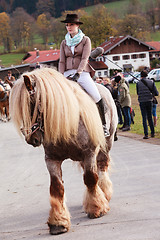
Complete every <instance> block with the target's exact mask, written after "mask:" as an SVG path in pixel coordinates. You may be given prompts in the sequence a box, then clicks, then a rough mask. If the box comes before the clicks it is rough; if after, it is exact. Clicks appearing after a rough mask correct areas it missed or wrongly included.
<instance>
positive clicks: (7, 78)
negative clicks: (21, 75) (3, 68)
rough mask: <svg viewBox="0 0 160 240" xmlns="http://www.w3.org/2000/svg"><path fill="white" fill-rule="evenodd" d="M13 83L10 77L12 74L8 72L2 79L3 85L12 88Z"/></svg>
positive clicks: (12, 77)
mask: <svg viewBox="0 0 160 240" xmlns="http://www.w3.org/2000/svg"><path fill="white" fill-rule="evenodd" d="M14 82H15V77H14V76H12V72H11V71H8V74H7V76H6V77H5V78H4V83H6V84H9V85H10V87H11V88H12V87H13V85H14Z"/></svg>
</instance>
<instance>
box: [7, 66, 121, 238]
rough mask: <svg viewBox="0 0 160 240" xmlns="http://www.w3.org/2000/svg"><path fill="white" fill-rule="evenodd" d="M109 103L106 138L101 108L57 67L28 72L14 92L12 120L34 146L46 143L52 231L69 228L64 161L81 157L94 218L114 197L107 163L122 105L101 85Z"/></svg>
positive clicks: (85, 204)
mask: <svg viewBox="0 0 160 240" xmlns="http://www.w3.org/2000/svg"><path fill="white" fill-rule="evenodd" d="M98 89H99V91H100V93H101V95H102V96H103V98H104V102H105V105H106V114H105V116H106V122H107V124H108V129H109V131H110V136H109V137H107V138H106V139H105V137H104V132H103V127H102V123H101V119H100V116H99V112H98V108H97V106H96V104H95V103H94V101H93V100H92V98H91V97H90V96H89V95H88V94H87V93H86V92H85V91H84V90H83V89H82V88H81V87H80V86H79V84H77V83H76V82H73V81H71V80H68V79H66V78H65V77H64V76H63V75H62V74H61V73H59V72H58V71H57V70H55V69H52V68H47V67H43V68H41V69H36V70H33V71H31V72H27V73H24V74H22V75H21V76H20V78H19V79H18V80H17V81H16V83H15V85H14V86H13V88H12V90H11V94H10V111H11V115H12V120H13V122H14V124H15V126H16V128H17V130H18V131H19V133H20V134H21V133H22V134H23V135H24V137H25V141H26V142H27V143H28V144H31V145H32V146H33V147H38V146H40V145H41V144H42V145H43V148H44V152H45V162H46V166H47V168H48V171H49V174H50V205H51V208H50V213H49V218H48V226H49V232H50V234H51V235H56V234H61V233H65V232H67V231H68V230H69V229H70V226H71V220H70V213H69V210H68V208H67V206H66V202H65V197H64V185H63V180H62V169H61V165H62V162H63V161H64V160H65V159H68V158H70V159H71V160H73V161H77V162H78V163H79V164H80V166H81V167H82V169H83V172H84V173H83V179H84V184H85V186H86V192H85V196H84V200H83V207H84V210H85V212H86V214H87V215H88V217H89V218H98V217H101V216H103V215H104V214H106V213H107V212H108V211H109V209H110V207H109V201H110V199H111V197H112V191H113V188H112V182H111V180H110V177H109V173H108V167H109V163H110V161H111V158H110V154H109V152H110V150H111V147H112V145H113V141H114V133H115V131H116V127H117V122H118V120H117V112H116V111H117V110H116V107H115V103H114V101H113V99H112V96H111V94H110V92H109V90H108V89H107V88H105V87H104V86H102V85H98Z"/></svg>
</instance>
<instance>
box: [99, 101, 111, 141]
mask: <svg viewBox="0 0 160 240" xmlns="http://www.w3.org/2000/svg"><path fill="white" fill-rule="evenodd" d="M96 104H97V107H98V110H99V115H100V117H101V121H102V125H103V131H104V136H105V137H109V136H110V133H109V130H108V129H107V126H106V119H105V113H104V104H103V100H102V99H101V100H100V101H99V102H97V103H96Z"/></svg>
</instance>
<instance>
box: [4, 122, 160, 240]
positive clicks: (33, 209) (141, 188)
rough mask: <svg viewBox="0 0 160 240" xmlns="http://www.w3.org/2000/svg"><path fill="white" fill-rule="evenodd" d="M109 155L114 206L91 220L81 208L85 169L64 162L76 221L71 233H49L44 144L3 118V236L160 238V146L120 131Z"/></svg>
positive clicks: (12, 239)
mask: <svg viewBox="0 0 160 240" xmlns="http://www.w3.org/2000/svg"><path fill="white" fill-rule="evenodd" d="M111 156H112V159H113V164H112V173H111V180H112V182H113V187H114V194H113V197H112V200H111V202H110V207H111V209H110V211H109V212H108V214H107V215H105V216H103V217H101V218H98V219H88V218H87V216H86V214H85V213H84V211H83V209H82V201H83V193H84V184H83V180H82V179H83V178H82V171H81V170H80V169H78V167H77V165H76V164H74V163H73V162H72V161H70V160H66V161H65V162H64V164H63V179H64V184H65V192H66V196H67V205H68V208H69V211H70V213H71V216H72V218H71V222H72V226H71V229H70V231H69V232H68V233H65V234H62V235H58V236H51V235H49V233H48V226H47V224H46V222H47V218H48V213H49V209H50V205H49V174H48V171H47V168H46V165H45V161H44V152H43V148H42V147H40V148H33V147H32V146H29V145H27V144H26V143H25V141H24V140H23V138H20V136H19V135H18V134H17V132H16V130H15V128H14V127H13V125H12V122H9V123H2V122H0V240H20V239H21V240H24V239H27V240H33V239H37V240H38V239H40V240H41V239H42V240H46V239H47V240H48V239H49V240H50V239H56V240H59V239H63V240H75V239H76V240H85V239H87V240H93V239H95V240H159V239H160V146H159V145H157V144H154V143H152V144H151V143H149V142H147V141H146V142H145V141H139V140H137V139H134V138H131V137H126V136H119V139H118V141H117V142H115V143H114V146H113V148H112V151H111Z"/></svg>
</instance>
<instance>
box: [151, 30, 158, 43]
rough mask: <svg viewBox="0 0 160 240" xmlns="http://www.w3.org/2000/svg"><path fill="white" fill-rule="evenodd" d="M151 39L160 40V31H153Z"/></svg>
mask: <svg viewBox="0 0 160 240" xmlns="http://www.w3.org/2000/svg"><path fill="white" fill-rule="evenodd" d="M151 40H152V41H160V31H157V32H154V33H151Z"/></svg>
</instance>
